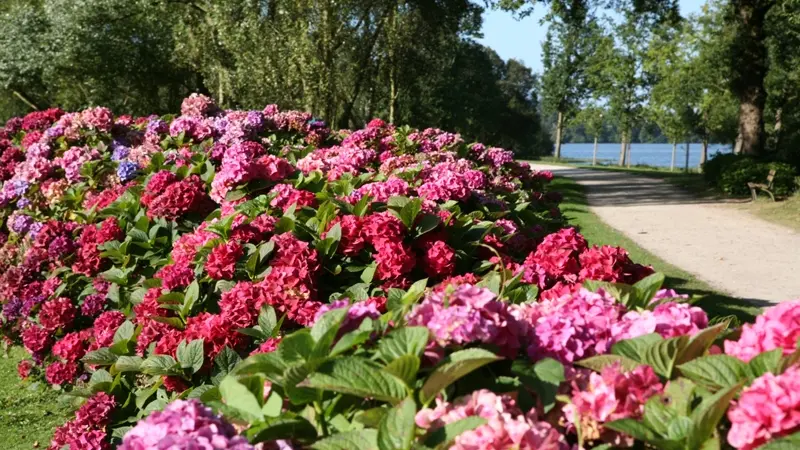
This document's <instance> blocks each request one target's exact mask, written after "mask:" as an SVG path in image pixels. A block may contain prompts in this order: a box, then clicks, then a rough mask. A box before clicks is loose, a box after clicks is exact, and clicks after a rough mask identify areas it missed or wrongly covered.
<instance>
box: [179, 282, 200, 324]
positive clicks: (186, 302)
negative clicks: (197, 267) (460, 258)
mask: <svg viewBox="0 0 800 450" xmlns="http://www.w3.org/2000/svg"><path fill="white" fill-rule="evenodd" d="M199 298H200V285H199V284H198V283H197V280H194V281H192V283H191V284H190V285H189V287H188V288H186V294H184V296H183V306H182V307H181V315H182V316H183V317H186V316H188V315H189V314H190V313H191V312H192V308H193V307H194V305H195V303H197V300H198V299H199Z"/></svg>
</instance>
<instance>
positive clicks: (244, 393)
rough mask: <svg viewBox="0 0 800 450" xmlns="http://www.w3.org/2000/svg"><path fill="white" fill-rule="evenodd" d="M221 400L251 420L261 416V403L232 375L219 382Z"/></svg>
mask: <svg viewBox="0 0 800 450" xmlns="http://www.w3.org/2000/svg"><path fill="white" fill-rule="evenodd" d="M219 392H220V394H221V395H222V400H223V401H224V402H225V404H226V405H228V406H229V407H231V408H235V409H237V410H238V411H239V412H241V413H242V414H244V416H245V417H247V418H249V420H251V421H255V420H259V419H262V418H263V413H262V411H261V404H260V403H259V402H258V399H257V398H256V396H255V395H254V394H253V393H252V392H250V390H249V389H248V388H247V386H245V385H244V384H242V383H240V382H239V381H238V380H237V379H236V378H234V377H232V376H227V377H225V378H224V379H223V380H222V382H221V383H220V384H219Z"/></svg>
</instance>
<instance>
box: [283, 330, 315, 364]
mask: <svg viewBox="0 0 800 450" xmlns="http://www.w3.org/2000/svg"><path fill="white" fill-rule="evenodd" d="M315 345H316V342H315V341H314V338H313V337H311V332H310V331H309V330H308V329H302V330H300V331H295V332H294V333H292V334H289V335H287V336H286V337H284V338H283V339H281V343H280V344H278V354H279V355H280V356H281V358H282V359H283V360H284V361H285V362H286V363H292V362H296V361H305V360H306V359H307V358H308V357H309V356H310V355H311V352H312V351H313V350H314V346H315Z"/></svg>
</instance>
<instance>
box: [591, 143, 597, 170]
mask: <svg viewBox="0 0 800 450" xmlns="http://www.w3.org/2000/svg"><path fill="white" fill-rule="evenodd" d="M592 165H593V166H596V165H597V136H595V137H594V151H592Z"/></svg>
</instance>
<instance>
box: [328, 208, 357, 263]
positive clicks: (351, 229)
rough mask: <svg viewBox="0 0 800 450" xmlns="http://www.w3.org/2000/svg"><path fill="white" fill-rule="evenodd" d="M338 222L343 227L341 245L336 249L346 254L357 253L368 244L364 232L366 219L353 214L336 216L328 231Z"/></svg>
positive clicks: (352, 254)
mask: <svg viewBox="0 0 800 450" xmlns="http://www.w3.org/2000/svg"><path fill="white" fill-rule="evenodd" d="M337 223H338V224H339V227H340V228H341V229H342V238H341V239H340V240H339V247H338V248H337V250H336V251H338V252H339V253H341V254H343V255H345V256H354V255H357V254H358V252H360V251H361V250H362V249H363V248H364V245H365V244H366V240H365V239H364V232H363V223H364V221H363V220H362V219H361V218H360V217H358V216H353V215H346V216H340V217H336V218H335V219H333V220H332V221H331V223H330V224H329V226H328V231H330V229H331V227H333V226H334V225H336V224H337ZM326 235H327V233H326Z"/></svg>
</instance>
